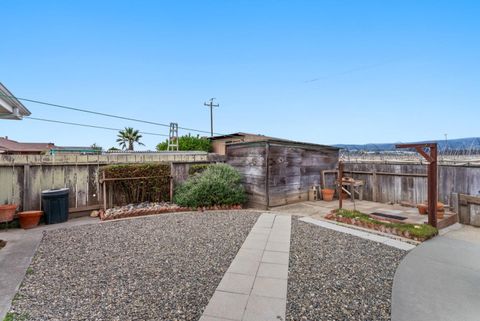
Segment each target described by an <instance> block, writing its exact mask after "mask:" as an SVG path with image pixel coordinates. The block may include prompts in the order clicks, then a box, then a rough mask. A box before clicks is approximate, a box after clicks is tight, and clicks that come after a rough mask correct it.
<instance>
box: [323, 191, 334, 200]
mask: <svg viewBox="0 0 480 321" xmlns="http://www.w3.org/2000/svg"><path fill="white" fill-rule="evenodd" d="M334 193H335V190H333V189H330V188H324V189H322V198H323V200H324V201H328V202H330V201H332V200H333V194H334Z"/></svg>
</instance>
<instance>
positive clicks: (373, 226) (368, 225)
mask: <svg viewBox="0 0 480 321" xmlns="http://www.w3.org/2000/svg"><path fill="white" fill-rule="evenodd" d="M325 219H327V220H331V221H336V222H340V223H344V224H349V225H355V226H359V227H363V228H366V229H370V230H375V231H379V232H382V233H387V234H392V235H397V236H401V237H405V238H408V239H411V240H414V241H418V242H423V241H426V240H428V239H429V238H427V237H416V236H413V235H411V234H410V232H409V231H401V230H400V229H398V228H396V227H389V226H385V225H382V224H375V223H373V222H364V221H361V220H357V219H355V218H349V217H344V216H340V215H337V213H336V212H335V211H332V212H331V213H329V214H327V215H326V216H325ZM432 237H433V236H432Z"/></svg>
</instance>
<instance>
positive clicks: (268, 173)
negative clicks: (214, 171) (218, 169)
mask: <svg viewBox="0 0 480 321" xmlns="http://www.w3.org/2000/svg"><path fill="white" fill-rule="evenodd" d="M338 151H339V149H338V148H336V147H333V146H326V145H317V144H310V143H302V142H294V141H287V140H280V139H266V140H262V141H256V142H244V143H234V144H228V145H227V148H226V155H227V160H226V161H227V163H228V164H230V165H232V166H233V167H235V168H236V169H237V170H238V171H239V172H240V173H241V175H242V178H243V183H244V186H245V189H246V191H247V194H248V203H249V206H252V207H256V208H262V209H265V208H269V207H273V206H279V205H286V204H290V203H294V202H299V201H306V200H308V190H309V188H310V187H311V186H319V185H320V183H321V171H322V170H326V169H335V168H336V166H337V163H338Z"/></svg>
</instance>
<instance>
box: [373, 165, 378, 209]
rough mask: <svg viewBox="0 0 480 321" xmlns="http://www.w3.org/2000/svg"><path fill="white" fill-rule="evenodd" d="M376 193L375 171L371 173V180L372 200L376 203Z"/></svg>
mask: <svg viewBox="0 0 480 321" xmlns="http://www.w3.org/2000/svg"><path fill="white" fill-rule="evenodd" d="M377 193H378V181H377V171H376V170H374V171H373V178H372V200H373V201H374V202H377V199H378V197H377Z"/></svg>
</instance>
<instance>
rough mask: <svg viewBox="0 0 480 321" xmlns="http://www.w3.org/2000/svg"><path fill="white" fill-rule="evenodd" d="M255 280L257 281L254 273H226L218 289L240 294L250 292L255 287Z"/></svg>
mask: <svg viewBox="0 0 480 321" xmlns="http://www.w3.org/2000/svg"><path fill="white" fill-rule="evenodd" d="M253 281H255V276H254V275H246V274H236V273H225V275H224V276H223V279H222V281H220V284H219V285H218V287H217V290H218V291H223V292H231V293H239V294H250V291H252V287H253Z"/></svg>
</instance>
